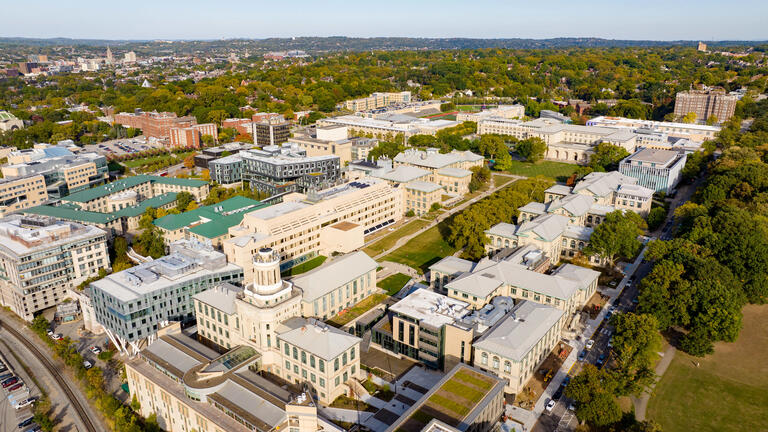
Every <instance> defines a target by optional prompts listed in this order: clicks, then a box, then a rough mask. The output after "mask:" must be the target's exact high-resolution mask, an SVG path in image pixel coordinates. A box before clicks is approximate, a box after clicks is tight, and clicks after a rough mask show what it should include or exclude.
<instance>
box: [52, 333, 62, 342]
mask: <svg viewBox="0 0 768 432" xmlns="http://www.w3.org/2000/svg"><path fill="white" fill-rule="evenodd" d="M51 339H53V340H55V341H60V340H61V339H63V336H62V335H61V333H56V334H54V335H53V336H51Z"/></svg>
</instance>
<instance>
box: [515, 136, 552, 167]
mask: <svg viewBox="0 0 768 432" xmlns="http://www.w3.org/2000/svg"><path fill="white" fill-rule="evenodd" d="M515 151H517V154H519V155H520V156H521V157H523V158H525V160H527V161H528V162H534V163H535V162H538V161H540V160H542V159H543V158H544V154H545V153H546V152H547V144H546V143H545V142H544V140H542V139H541V138H539V137H532V138H527V139H524V140H522V141H520V142H518V143H517V145H516V146H515Z"/></svg>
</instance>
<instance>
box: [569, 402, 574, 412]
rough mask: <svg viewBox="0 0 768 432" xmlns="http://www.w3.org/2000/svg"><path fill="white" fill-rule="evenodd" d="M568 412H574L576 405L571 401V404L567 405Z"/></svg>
mask: <svg viewBox="0 0 768 432" xmlns="http://www.w3.org/2000/svg"><path fill="white" fill-rule="evenodd" d="M568 411H576V403H575V402H573V401H571V403H569V404H568Z"/></svg>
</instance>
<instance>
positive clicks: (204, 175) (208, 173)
mask: <svg viewBox="0 0 768 432" xmlns="http://www.w3.org/2000/svg"><path fill="white" fill-rule="evenodd" d="M200 178H201V179H203V180H204V181H211V171H209V170H207V169H204V170H203V172H201V173H200Z"/></svg>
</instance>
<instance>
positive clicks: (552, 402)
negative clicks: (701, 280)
mask: <svg viewBox="0 0 768 432" xmlns="http://www.w3.org/2000/svg"><path fill="white" fill-rule="evenodd" d="M556 403H557V402H555V400H554V399H550V400H549V402H547V406H545V407H544V409H545V410H547V412H552V410H553V409H555V404H556Z"/></svg>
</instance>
